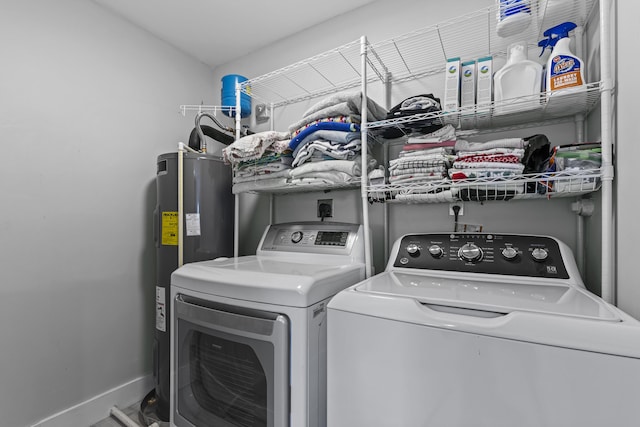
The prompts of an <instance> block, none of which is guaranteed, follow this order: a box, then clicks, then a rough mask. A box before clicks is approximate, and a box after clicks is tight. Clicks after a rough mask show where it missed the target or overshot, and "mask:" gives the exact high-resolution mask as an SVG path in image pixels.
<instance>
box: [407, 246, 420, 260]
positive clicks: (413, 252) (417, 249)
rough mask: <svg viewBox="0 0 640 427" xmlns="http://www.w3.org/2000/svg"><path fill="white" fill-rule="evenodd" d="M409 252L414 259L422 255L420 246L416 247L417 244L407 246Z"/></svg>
mask: <svg viewBox="0 0 640 427" xmlns="http://www.w3.org/2000/svg"><path fill="white" fill-rule="evenodd" d="M407 252H408V253H409V255H411V256H412V257H416V256H419V255H420V246H418V245H416V244H415V243H409V244H408V245H407Z"/></svg>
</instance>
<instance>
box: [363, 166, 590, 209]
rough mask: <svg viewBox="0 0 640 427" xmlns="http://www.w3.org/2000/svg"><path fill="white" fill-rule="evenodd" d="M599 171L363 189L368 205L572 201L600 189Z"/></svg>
mask: <svg viewBox="0 0 640 427" xmlns="http://www.w3.org/2000/svg"><path fill="white" fill-rule="evenodd" d="M600 186H601V169H585V170H579V171H561V172H546V173H538V174H523V175H519V176H517V177H513V178H510V179H505V178H491V179H465V180H455V181H452V180H450V179H442V180H437V181H430V182H424V183H412V184H385V185H369V186H367V194H368V197H369V200H370V201H371V202H387V203H443V202H457V201H476V202H484V201H494V200H497V201H506V200H522V199H545V198H546V199H551V198H558V197H575V196H579V195H582V194H587V193H591V192H594V191H597V190H598V189H600Z"/></svg>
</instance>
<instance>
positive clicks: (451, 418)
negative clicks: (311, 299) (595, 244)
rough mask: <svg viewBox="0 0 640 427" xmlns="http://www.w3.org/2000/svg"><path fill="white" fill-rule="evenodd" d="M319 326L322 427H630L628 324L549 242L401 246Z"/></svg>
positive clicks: (633, 389) (632, 397) (637, 372)
mask: <svg viewBox="0 0 640 427" xmlns="http://www.w3.org/2000/svg"><path fill="white" fill-rule="evenodd" d="M327 321H328V329H329V339H328V417H327V421H328V425H329V426H331V427H353V426H367V427H376V426H379V427H382V426H384V427H388V426H393V427H417V426H429V427H483V426H491V427H501V426H502V427H514V426H518V427H525V426H536V427H538V426H549V427H589V426H631V425H640V403H639V402H640V400H639V398H640V394H639V390H640V323H639V322H637V321H636V320H634V319H633V318H631V317H630V316H628V315H626V314H625V313H623V312H622V311H620V310H619V309H617V308H616V307H614V306H612V305H610V304H607V303H605V302H604V301H603V300H601V299H600V298H598V297H597V296H596V295H594V294H592V293H590V292H589V291H587V290H586V289H585V287H584V285H583V282H582V280H581V278H580V275H579V274H578V271H577V269H576V265H575V261H574V259H573V255H572V254H571V251H570V249H569V248H568V247H567V246H566V245H565V244H563V243H561V242H560V241H558V240H556V239H553V238H550V237H542V236H528V235H507V234H459V233H454V234H450V233H432V234H412V235H406V236H403V237H401V238H400V239H398V240H397V241H396V242H395V244H394V246H393V249H392V254H391V259H390V261H389V263H388V265H387V268H386V270H385V272H384V273H381V274H379V275H377V276H373V277H372V278H369V279H367V280H365V281H363V282H361V283H359V284H356V285H354V286H352V287H350V288H348V289H347V290H344V291H342V292H340V293H339V294H338V295H336V296H335V297H334V298H333V299H332V300H331V302H330V303H329V305H328V316H327Z"/></svg>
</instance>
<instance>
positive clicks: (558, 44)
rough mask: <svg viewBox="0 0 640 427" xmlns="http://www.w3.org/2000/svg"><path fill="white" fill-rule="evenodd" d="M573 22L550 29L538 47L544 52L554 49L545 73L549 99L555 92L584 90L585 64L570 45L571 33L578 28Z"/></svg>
mask: <svg viewBox="0 0 640 427" xmlns="http://www.w3.org/2000/svg"><path fill="white" fill-rule="evenodd" d="M576 27H577V26H576V24H574V23H573V22H564V23H562V24H560V25H556V26H555V27H552V28H549V29H548V30H547V31H545V32H544V36H545V37H546V39H544V40H541V41H540V42H539V43H538V46H540V47H541V48H542V53H541V54H540V56H542V54H543V53H544V50H545V49H546V48H547V47H549V48H550V49H552V51H551V55H550V56H549V59H548V60H547V68H546V72H545V82H546V83H545V90H546V92H547V97H549V96H551V95H552V94H553V93H554V92H556V91H559V90H563V89H570V88H574V89H580V90H582V89H584V88H585V80H584V74H583V69H584V63H583V62H582V59H580V58H578V57H577V56H576V55H574V53H573V52H571V49H570V47H569V44H570V43H571V39H570V38H569V32H571V31H573V30H574V29H575V28H576Z"/></svg>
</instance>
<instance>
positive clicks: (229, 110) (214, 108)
mask: <svg viewBox="0 0 640 427" xmlns="http://www.w3.org/2000/svg"><path fill="white" fill-rule="evenodd" d="M187 111H196V112H198V113H213V115H214V116H217V115H218V113H223V114H224V115H226V116H230V117H234V116H235V111H236V107H230V106H223V105H181V106H180V114H182V115H183V116H185V117H186V115H187Z"/></svg>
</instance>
